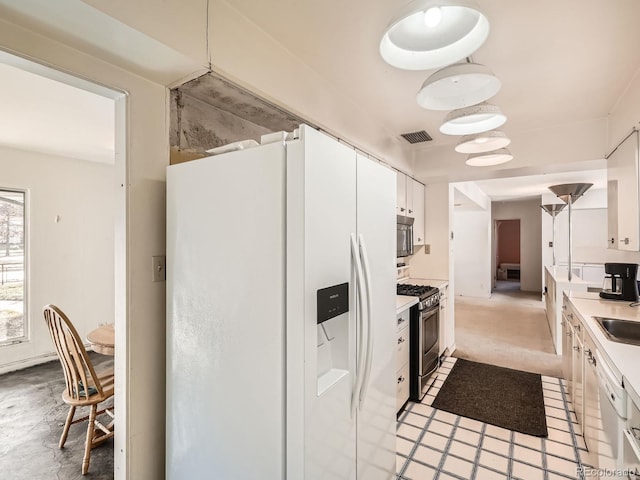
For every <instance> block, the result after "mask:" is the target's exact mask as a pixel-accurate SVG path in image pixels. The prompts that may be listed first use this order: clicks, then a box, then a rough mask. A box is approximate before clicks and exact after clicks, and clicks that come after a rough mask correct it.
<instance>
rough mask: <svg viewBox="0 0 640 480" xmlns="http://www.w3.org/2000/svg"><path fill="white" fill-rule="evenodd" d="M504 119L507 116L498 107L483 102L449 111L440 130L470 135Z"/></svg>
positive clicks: (500, 124) (497, 125)
mask: <svg viewBox="0 0 640 480" xmlns="http://www.w3.org/2000/svg"><path fill="white" fill-rule="evenodd" d="M506 121H507V117H506V116H505V115H504V114H503V113H502V111H501V110H500V108H499V107H497V106H496V105H492V104H490V103H486V102H483V103H479V104H477V105H472V106H470V107H465V108H459V109H457V110H453V111H451V112H449V113H448V114H447V116H446V117H445V118H444V122H443V124H442V125H441V126H440V132H441V133H444V134H445V135H472V134H474V133H481V132H486V131H489V130H493V129H494V128H498V127H500V126H502V125H503V124H504V123H505V122H506Z"/></svg>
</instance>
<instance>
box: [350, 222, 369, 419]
mask: <svg viewBox="0 0 640 480" xmlns="http://www.w3.org/2000/svg"><path fill="white" fill-rule="evenodd" d="M351 256H352V257H353V261H354V263H355V272H356V297H357V298H358V305H357V310H356V335H357V337H358V341H357V348H358V360H357V364H356V372H355V378H354V381H353V391H352V392H351V417H352V418H353V417H354V416H355V414H356V407H357V405H358V399H359V394H360V390H361V389H362V380H363V372H362V369H363V368H364V363H365V361H366V358H365V346H364V335H363V333H364V320H363V312H364V292H363V291H362V280H363V277H364V274H363V272H362V263H361V262H360V254H359V252H358V245H357V240H356V235H355V233H352V234H351Z"/></svg>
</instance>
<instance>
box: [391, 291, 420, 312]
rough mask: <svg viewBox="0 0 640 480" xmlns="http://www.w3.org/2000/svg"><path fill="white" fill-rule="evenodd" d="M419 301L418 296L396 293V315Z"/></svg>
mask: <svg viewBox="0 0 640 480" xmlns="http://www.w3.org/2000/svg"><path fill="white" fill-rule="evenodd" d="M417 303H418V297H410V296H407V295H396V315H397V314H399V313H400V312H402V311H404V310H406V309H407V308H409V307H413V306H414V305H415V304H417Z"/></svg>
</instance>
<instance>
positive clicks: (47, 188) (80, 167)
mask: <svg viewBox="0 0 640 480" xmlns="http://www.w3.org/2000/svg"><path fill="white" fill-rule="evenodd" d="M0 71H1V72H2V75H1V77H2V81H1V82H0V83H2V85H3V87H4V88H3V91H5V93H4V94H3V97H2V99H3V112H2V116H3V120H5V123H3V124H4V125H6V126H10V127H11V128H4V129H3V132H2V134H1V135H0V153H2V155H1V156H0V157H1V158H0V163H1V164H2V166H3V168H2V169H1V170H2V172H3V175H2V178H1V179H0V189H1V190H2V201H1V202H0V203H2V204H3V205H4V209H3V212H4V213H5V217H4V230H6V231H4V236H3V238H4V240H2V241H3V242H4V244H3V245H2V247H4V248H3V250H2V253H0V257H2V259H1V260H2V261H1V262H0V263H2V265H3V266H2V270H3V272H2V273H3V279H4V280H3V282H0V283H3V286H4V287H5V288H4V289H0V290H1V291H0V298H2V301H1V303H0V334H1V333H2V332H1V331H2V330H3V329H4V331H5V334H4V335H0V345H1V346H0V373H3V374H4V373H6V372H13V373H9V374H7V375H11V376H12V377H11V378H14V379H15V384H16V385H17V387H16V388H21V387H22V386H23V385H25V384H26V385H29V386H30V387H31V390H29V392H31V393H33V394H34V395H38V394H41V393H42V392H45V395H44V400H42V401H41V402H39V401H36V400H33V399H32V400H31V401H28V400H27V401H22V402H19V403H16V404H15V405H13V404H12V405H10V406H11V408H14V409H15V410H16V411H17V410H18V407H17V406H16V405H21V406H24V408H23V409H21V410H20V412H21V415H20V416H18V414H16V415H14V416H9V417H7V418H5V419H4V421H5V427H6V428H9V427H11V425H9V426H7V424H8V423H9V422H10V421H11V420H12V419H16V418H17V419H19V421H20V423H21V427H22V430H23V431H24V432H28V433H23V434H22V435H19V436H18V435H16V436H13V437H12V443H10V444H7V445H6V447H7V450H8V451H9V452H12V453H13V455H9V454H8V455H7V456H6V458H5V461H8V462H10V461H14V459H15V458H18V457H17V456H16V452H18V454H20V455H23V456H24V455H25V454H24V452H25V451H28V452H29V455H28V456H30V457H33V458H38V459H39V461H38V462H24V463H20V465H19V467H17V466H16V467H15V468H19V469H20V470H18V471H14V474H16V475H17V476H18V477H20V478H22V477H23V476H24V478H32V477H33V478H35V477H38V478H39V477H41V476H43V475H46V474H48V473H51V472H52V469H53V468H58V469H59V470H64V471H65V472H66V473H60V472H59V471H58V472H55V473H57V474H58V476H64V477H65V478H75V476H74V475H76V473H77V476H78V477H80V476H81V469H80V465H81V463H82V455H83V450H84V445H83V440H84V437H83V435H82V433H83V431H82V425H81V424H77V425H75V426H73V427H71V430H70V433H69V439H68V441H69V444H68V445H73V444H74V442H76V444H77V445H75V448H71V447H69V448H66V449H65V450H60V449H58V448H56V447H57V441H58V438H59V436H60V429H59V426H58V425H57V423H55V422H59V421H61V420H59V418H60V416H61V415H62V417H61V418H62V421H64V415H65V414H66V409H65V410H64V411H63V412H62V414H61V413H60V409H61V408H63V407H62V406H61V403H62V402H61V400H60V398H61V397H60V393H61V392H62V390H63V388H64V387H63V386H61V385H60V384H61V383H62V384H64V381H63V375H62V370H61V367H60V364H59V362H58V360H57V356H56V354H55V353H53V352H54V348H53V344H52V341H51V338H50V335H49V332H48V331H47V329H46V327H45V325H44V320H43V317H42V313H41V311H42V307H43V306H44V305H45V304H47V303H54V304H56V305H58V306H59V307H60V308H62V309H63V311H65V313H67V314H68V315H69V316H70V318H71V320H72V322H73V324H74V327H75V328H76V330H77V331H78V334H79V335H80V336H81V338H85V337H86V333H87V332H88V331H90V330H92V329H94V328H95V327H97V326H98V325H99V324H101V323H113V322H114V319H115V320H116V323H117V324H118V325H117V329H118V330H119V331H122V330H124V326H125V325H126V316H124V315H116V313H117V312H119V311H123V310H125V309H126V305H125V302H126V297H125V295H124V294H123V293H121V292H120V291H119V290H118V289H117V288H116V287H117V285H118V284H123V285H124V283H125V281H126V279H125V278H124V275H125V271H126V266H127V265H126V255H125V253H126V251H125V247H126V244H125V243H124V242H125V240H124V239H121V237H123V234H122V232H121V230H122V228H121V226H122V225H124V221H123V220H122V219H124V218H125V217H126V215H127V212H126V208H125V207H126V205H125V200H126V198H125V191H124V188H115V186H116V185H119V184H120V183H121V182H119V181H118V180H119V179H120V178H122V177H124V176H125V173H126V153H127V150H126V136H125V132H126V94H125V93H124V92H120V91H116V90H113V89H110V88H107V87H104V86H102V85H99V84H96V83H93V82H91V81H89V80H85V79H83V78H79V77H76V76H73V75H71V74H67V73H65V72H62V71H59V70H56V69H55V68H52V67H49V66H47V65H44V64H40V63H36V62H34V61H31V60H29V59H26V58H23V57H20V56H17V55H14V54H12V53H8V52H5V51H2V50H0ZM7 119H8V120H7ZM9 206H11V208H12V210H9V209H8V207H9ZM0 228H3V227H2V225H0ZM14 312H15V314H14ZM8 317H10V318H9V320H7V318H8ZM18 322H20V323H18ZM7 331H9V333H10V335H6V332H7ZM123 353H126V352H124V351H123ZM123 353H121V354H119V355H118V356H117V357H116V359H115V361H116V363H121V364H124V363H125V361H126V358H125V356H124V355H123ZM49 360H53V362H52V363H49V364H47V363H45V362H47V361H49ZM92 361H93V362H94V363H95V364H96V366H97V367H98V370H101V368H100V367H101V366H102V365H106V367H105V368H108V367H110V366H111V365H113V363H114V358H113V357H110V358H99V357H96V356H94V358H93V360H92ZM98 364H100V365H98ZM27 367H33V368H31V369H29V370H25V369H26V368H27ZM45 371H46V372H47V374H48V375H44V374H43V375H39V374H37V373H38V372H45ZM122 371H123V373H126V372H125V370H124V369H122ZM34 372H35V373H34ZM29 374H31V377H29V376H28V375H29ZM8 378H9V376H7V377H4V379H5V380H6V379H8ZM49 380H51V382H52V383H51V385H52V387H51V388H48V385H49V384H48V383H47V382H48V381H49ZM125 380H126V378H125V375H124V374H123V375H120V376H119V378H118V379H117V380H116V382H117V383H118V384H122V383H124V382H125ZM38 382H40V383H38ZM0 383H1V382H0ZM45 385H47V386H45ZM9 388H10V385H9V383H8V382H5V383H4V384H3V387H2V390H3V392H7V391H9ZM29 392H27V393H29ZM51 393H54V395H51ZM26 395H27V394H26V393H25V394H23V393H20V394H19V395H18V396H19V398H22V399H26V398H27V397H26ZM0 397H2V398H3V401H5V402H7V401H8V402H10V401H11V397H10V395H6V396H3V395H0ZM34 398H35V396H34ZM118 401H119V402H120V403H124V402H125V399H122V400H118ZM47 402H49V403H47ZM5 405H7V403H5ZM38 408H40V410H38ZM120 411H122V412H124V411H125V409H124V408H120ZM43 412H46V414H45V413H43ZM14 413H15V412H14ZM78 416H81V415H79V414H78ZM120 418H123V419H126V417H124V415H120ZM48 419H54V420H53V422H54V423H55V426H52V428H50V429H49V428H48V423H47V422H48V421H49V420H48ZM28 422H31V423H28ZM84 425H85V429H86V423H85V424H84ZM119 428H120V432H122V433H119V435H120V437H123V436H125V435H126V431H127V425H126V423H125V421H121V423H120V424H119ZM44 431H46V432H53V433H52V434H51V435H49V436H45V435H44V434H43V432H44ZM118 441H120V442H121V443H122V440H118ZM113 443H114V442H113V441H112V442H111V445H104V446H103V448H102V450H101V451H94V452H92V455H91V457H92V460H91V467H90V468H91V471H92V474H93V476H95V478H113V476H114V450H115V449H114V446H113ZM27 447H28V448H29V449H28V450H27ZM20 452H21V453H20ZM56 455H58V456H56ZM20 458H21V457H20ZM25 458H26V457H25ZM0 463H2V462H0ZM72 465H73V466H77V468H73V467H72ZM15 468H14V470H15ZM18 472H19V473H18ZM71 472H73V473H71ZM55 473H53V474H54V475H55Z"/></svg>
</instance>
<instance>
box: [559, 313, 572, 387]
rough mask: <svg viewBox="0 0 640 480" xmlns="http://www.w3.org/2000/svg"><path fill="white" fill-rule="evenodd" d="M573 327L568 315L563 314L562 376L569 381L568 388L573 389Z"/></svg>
mask: <svg viewBox="0 0 640 480" xmlns="http://www.w3.org/2000/svg"><path fill="white" fill-rule="evenodd" d="M572 346H573V329H572V328H571V323H569V320H568V319H567V316H566V315H564V314H563V315H562V376H563V377H564V379H565V380H566V381H567V388H568V389H569V391H571V377H572V365H573V350H572V349H571V347H572Z"/></svg>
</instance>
